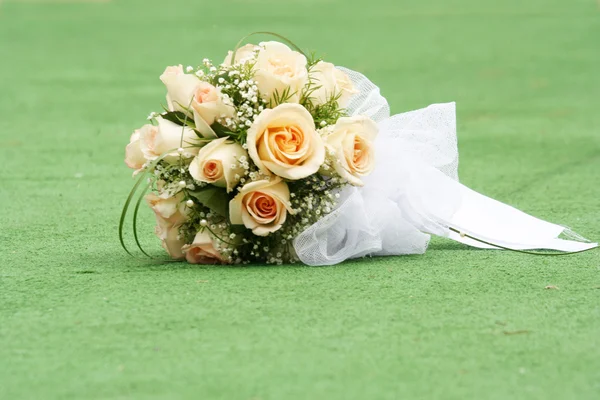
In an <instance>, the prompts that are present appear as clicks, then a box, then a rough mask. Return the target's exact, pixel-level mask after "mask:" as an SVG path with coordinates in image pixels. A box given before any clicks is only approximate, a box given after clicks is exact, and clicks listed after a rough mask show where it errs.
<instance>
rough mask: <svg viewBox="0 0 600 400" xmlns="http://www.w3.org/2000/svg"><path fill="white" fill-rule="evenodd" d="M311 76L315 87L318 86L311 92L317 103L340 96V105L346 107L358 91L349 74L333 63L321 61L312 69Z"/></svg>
mask: <svg viewBox="0 0 600 400" xmlns="http://www.w3.org/2000/svg"><path fill="white" fill-rule="evenodd" d="M310 77H311V80H312V81H313V82H314V87H318V89H316V90H315V91H314V92H313V93H312V94H311V97H312V98H313V99H314V101H315V104H324V103H326V102H327V101H329V100H330V99H331V98H332V97H336V96H339V98H338V105H339V106H340V107H342V108H344V107H346V106H347V105H348V102H349V101H350V98H351V97H352V96H353V95H355V94H356V93H358V90H356V89H355V88H354V85H353V84H352V81H351V80H350V78H349V77H348V75H347V74H346V73H345V72H343V71H342V70H339V69H337V68H336V67H335V65H333V64H331V63H328V62H324V61H319V62H318V63H317V64H316V65H315V66H314V67H313V68H312V69H311V71H310Z"/></svg>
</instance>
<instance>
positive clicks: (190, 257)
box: [182, 230, 228, 264]
mask: <svg viewBox="0 0 600 400" xmlns="http://www.w3.org/2000/svg"><path fill="white" fill-rule="evenodd" d="M214 239H215V238H214V237H213V235H212V234H211V233H210V232H209V231H208V230H203V231H201V232H198V233H197V234H196V236H195V237H194V241H193V242H192V243H191V244H186V245H185V246H183V248H182V251H183V254H185V258H186V260H187V261H188V262H189V263H190V264H228V262H227V261H226V260H225V259H224V258H223V256H222V255H221V253H219V251H218V250H217V249H216V248H215V241H214Z"/></svg>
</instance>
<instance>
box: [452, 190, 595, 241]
mask: <svg viewBox="0 0 600 400" xmlns="http://www.w3.org/2000/svg"><path fill="white" fill-rule="evenodd" d="M460 186H461V188H460V192H461V196H460V197H461V203H460V205H459V208H458V210H457V211H456V212H455V213H454V215H453V216H452V217H451V218H450V220H448V221H440V222H441V223H442V224H444V225H446V224H447V226H449V227H451V228H454V229H456V230H457V231H459V232H460V233H458V232H456V231H452V230H450V231H449V232H448V235H447V237H448V238H450V239H452V240H455V241H457V242H461V243H464V244H467V245H469V246H473V247H479V248H485V249H494V248H505V249H512V250H537V249H545V250H557V251H562V252H580V251H585V250H589V249H592V248H594V247H597V246H598V243H591V242H587V241H584V240H585V239H583V238H580V240H582V241H576V240H571V239H566V238H565V239H562V238H560V236H561V235H562V234H565V235H566V236H571V237H573V236H575V235H573V234H572V233H571V232H570V230H569V229H568V228H565V227H564V226H560V225H556V224H553V223H550V222H547V221H544V220H541V219H539V218H535V217H533V216H531V215H529V214H526V213H524V212H522V211H520V210H518V209H516V208H514V207H511V206H509V205H506V204H504V203H501V202H499V201H497V200H494V199H491V198H489V197H486V196H484V195H482V194H480V193H477V192H475V191H474V190H471V189H469V188H468V187H466V186H464V185H460ZM461 233H462V234H461ZM469 236H471V237H474V238H477V239H479V241H478V240H474V239H472V238H470V237H469ZM482 242H487V243H482ZM491 244H495V245H497V246H493V245H491ZM498 246H500V247H498Z"/></svg>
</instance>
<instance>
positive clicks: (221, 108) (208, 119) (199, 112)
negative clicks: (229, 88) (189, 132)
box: [192, 81, 235, 137]
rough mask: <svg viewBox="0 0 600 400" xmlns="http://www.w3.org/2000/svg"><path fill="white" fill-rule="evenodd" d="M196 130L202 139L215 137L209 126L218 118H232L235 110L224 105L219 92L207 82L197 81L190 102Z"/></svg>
mask: <svg viewBox="0 0 600 400" xmlns="http://www.w3.org/2000/svg"><path fill="white" fill-rule="evenodd" d="M192 110H193V112H194V122H195V124H196V130H197V131H198V132H200V134H202V136H204V137H217V135H216V134H215V132H214V131H213V129H212V128H211V127H210V125H212V124H214V123H215V120H216V119H218V118H233V117H234V115H235V108H234V107H233V106H231V105H229V104H225V102H224V101H223V97H222V94H221V91H220V90H219V89H218V88H216V87H215V86H213V85H211V84H210V83H208V82H203V81H199V83H198V85H197V86H196V88H195V90H194V97H193V100H192Z"/></svg>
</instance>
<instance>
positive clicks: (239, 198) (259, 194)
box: [229, 178, 294, 236]
mask: <svg viewBox="0 0 600 400" xmlns="http://www.w3.org/2000/svg"><path fill="white" fill-rule="evenodd" d="M288 212H289V213H290V214H292V215H293V214H294V210H293V209H292V205H291V203H290V190H289V189H288V186H287V184H286V183H285V182H283V181H282V180H281V179H280V178H274V179H271V180H270V181H268V180H260V181H255V182H251V183H248V184H246V185H244V186H243V187H242V188H241V190H240V192H239V193H238V194H237V195H236V196H235V197H234V198H233V200H231V201H230V202H229V218H230V220H231V223H232V224H234V225H241V224H244V226H245V227H246V228H248V229H252V233H254V234H255V235H257V236H267V235H268V234H269V233H272V232H275V231H277V230H279V228H281V226H282V225H283V223H284V222H285V220H286V217H287V213H288Z"/></svg>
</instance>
